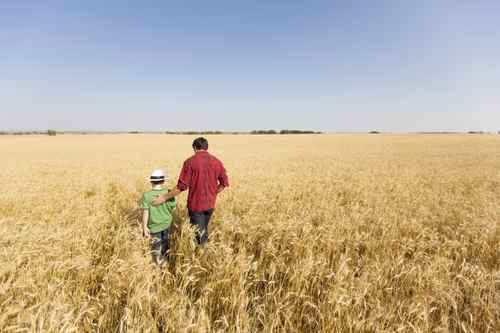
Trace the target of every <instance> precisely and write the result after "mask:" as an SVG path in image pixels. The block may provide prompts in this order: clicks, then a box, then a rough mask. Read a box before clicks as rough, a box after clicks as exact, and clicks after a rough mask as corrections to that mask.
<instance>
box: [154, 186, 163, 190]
mask: <svg viewBox="0 0 500 333" xmlns="http://www.w3.org/2000/svg"><path fill="white" fill-rule="evenodd" d="M153 190H163V185H154V186H153Z"/></svg>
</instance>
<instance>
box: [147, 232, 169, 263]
mask: <svg viewBox="0 0 500 333" xmlns="http://www.w3.org/2000/svg"><path fill="white" fill-rule="evenodd" d="M150 236H151V253H152V255H153V261H154V262H155V263H157V264H161V263H162V262H163V260H164V259H165V257H166V256H167V255H168V250H169V248H170V243H169V238H170V227H168V228H167V229H165V230H162V231H159V232H152V233H150Z"/></svg>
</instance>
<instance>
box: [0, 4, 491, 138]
mask: <svg viewBox="0 0 500 333" xmlns="http://www.w3.org/2000/svg"><path fill="white" fill-rule="evenodd" d="M47 128H54V129H58V130H188V129H192V130H202V129H207V130H210V129H211V130H215V129H220V130H252V129H266V128H274V129H283V128H288V129H314V130H323V131H365V130H371V129H378V130H384V131H420V130H500V1H493V0H492V1H459V0H455V1H445V0H443V1H434V0H432V1H421V0H419V1H368V0H366V1H342V2H341V1H314V0H310V1H291V0H288V1H284V0H283V1H272V0H267V1H234V0H233V1H215V0H214V1H175V2H174V1H146V0H144V1H123V0H122V1H114V0H113V1H93V0H86V1H70V0H59V1H51V0H33V1H24V0H3V1H0V129H1V130H21V129H24V130H27V129H47Z"/></svg>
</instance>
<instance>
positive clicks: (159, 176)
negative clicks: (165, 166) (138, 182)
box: [148, 169, 168, 182]
mask: <svg viewBox="0 0 500 333" xmlns="http://www.w3.org/2000/svg"><path fill="white" fill-rule="evenodd" d="M148 180H149V181H150V182H158V181H162V180H168V177H167V176H166V175H165V174H164V173H163V170H161V169H156V170H154V171H153V172H152V173H151V176H149V179H148Z"/></svg>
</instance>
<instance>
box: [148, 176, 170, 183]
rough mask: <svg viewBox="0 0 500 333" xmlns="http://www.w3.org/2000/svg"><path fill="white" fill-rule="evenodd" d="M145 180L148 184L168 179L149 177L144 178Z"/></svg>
mask: <svg viewBox="0 0 500 333" xmlns="http://www.w3.org/2000/svg"><path fill="white" fill-rule="evenodd" d="M146 180H147V181H149V182H161V181H165V180H168V177H161V178H152V177H149V178H146Z"/></svg>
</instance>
